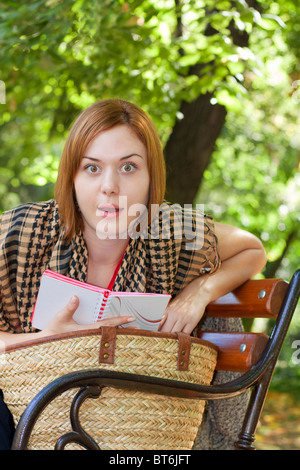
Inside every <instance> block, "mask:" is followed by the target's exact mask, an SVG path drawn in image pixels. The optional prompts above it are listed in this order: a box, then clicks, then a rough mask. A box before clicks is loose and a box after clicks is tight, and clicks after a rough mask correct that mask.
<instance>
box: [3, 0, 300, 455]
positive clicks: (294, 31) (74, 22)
mask: <svg viewBox="0 0 300 470" xmlns="http://www.w3.org/2000/svg"><path fill="white" fill-rule="evenodd" d="M0 64H1V65H0V126H1V128H0V212H2V211H3V210H7V209H10V208H12V207H15V206H16V205H18V204H21V203H23V202H28V201H38V200H46V199H49V198H51V197H53V186H54V183H55V180H56V174H57V169H58V165H59V160H60V155H61V152H62V148H63V145H64V141H65V139H66V136H67V134H68V130H69V128H70V126H71V124H72V122H73V121H74V119H75V118H76V117H77V115H78V114H79V112H80V111H81V110H82V109H84V108H86V107H87V106H89V105H90V104H92V103H93V102H95V101H97V100H100V99H105V98H112V97H120V98H123V99H126V100H130V101H133V102H135V103H136V104H138V105H139V106H141V107H142V108H143V109H144V110H145V111H147V112H148V113H149V114H150V116H151V117H152V119H153V120H154V122H155V124H156V126H157V129H158V132H159V134H160V137H161V140H162V144H163V147H164V152H165V157H166V165H167V175H168V178H167V199H168V200H170V201H171V202H179V203H181V204H190V203H194V204H195V203H200V204H205V211H206V212H207V213H210V214H212V215H213V217H214V219H215V220H216V221H220V222H224V223H229V224H232V225H236V226H239V227H241V228H244V229H246V230H248V231H250V232H252V233H254V234H255V235H257V236H258V237H259V238H261V239H262V241H263V243H264V246H265V248H266V251H267V254H268V263H267V266H266V269H265V270H264V272H263V273H262V274H261V275H260V277H267V278H272V277H282V278H284V279H286V280H289V279H290V278H291V276H292V274H293V272H294V271H295V270H296V269H297V268H299V267H300V263H299V258H300V237H299V228H300V211H299V210H300V169H299V163H300V133H299V124H300V113H299V110H300V2H299V1H298V0H294V1H292V0H277V1H271V0H266V1H259V0H236V1H229V0H228V1H227V0H220V1H218V0H214V1H212V0H211V1H210V0H206V1H205V0H127V1H126V0H89V1H85V0H77V1H76V0H75V1H71V0H63V1H62V0H47V1H37V0H36V1H34V0H27V1H26V2H19V1H0ZM271 326H272V325H271V324H270V321H260V322H259V323H258V322H256V324H255V325H250V324H247V325H246V327H247V328H248V329H250V328H253V329H255V330H256V331H257V330H258V329H259V330H261V331H267V332H268V331H270V328H271ZM297 349H298V350H299V351H300V313H299V308H298V310H297V312H296V314H295V316H294V319H293V321H292V325H291V327H290V330H289V334H288V337H287V339H286V342H285V345H284V348H283V350H282V353H281V356H280V360H279V361H278V365H277V367H276V371H275V375H274V378H273V381H272V384H271V390H270V393H269V396H268V399H267V402H266V405H265V409H264V412H263V415H262V418H261V423H260V428H259V430H258V436H257V445H258V447H259V448H265V449H300V410H299V408H300V407H299V402H300V393H299V390H300V352H299V353H297Z"/></svg>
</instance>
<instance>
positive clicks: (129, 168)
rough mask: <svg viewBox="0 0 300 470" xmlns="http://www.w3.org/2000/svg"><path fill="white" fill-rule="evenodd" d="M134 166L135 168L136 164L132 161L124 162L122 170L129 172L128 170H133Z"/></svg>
mask: <svg viewBox="0 0 300 470" xmlns="http://www.w3.org/2000/svg"><path fill="white" fill-rule="evenodd" d="M135 168H136V166H135V165H133V163H125V165H123V166H122V170H123V171H124V172H125V173H130V172H131V171H133V170H134V169H135Z"/></svg>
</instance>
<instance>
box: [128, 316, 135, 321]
mask: <svg viewBox="0 0 300 470" xmlns="http://www.w3.org/2000/svg"><path fill="white" fill-rule="evenodd" d="M127 321H135V317H128V318H127Z"/></svg>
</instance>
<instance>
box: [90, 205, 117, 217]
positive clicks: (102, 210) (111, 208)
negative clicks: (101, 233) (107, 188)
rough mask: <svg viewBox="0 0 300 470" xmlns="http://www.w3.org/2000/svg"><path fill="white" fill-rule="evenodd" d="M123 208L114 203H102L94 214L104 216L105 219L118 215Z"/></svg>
mask: <svg viewBox="0 0 300 470" xmlns="http://www.w3.org/2000/svg"><path fill="white" fill-rule="evenodd" d="M122 210H123V209H122V208H120V207H118V206H116V205H114V204H103V205H101V206H99V207H98V208H97V212H96V215H97V216H100V217H105V218H107V219H113V218H116V217H118V216H119V215H120V212H121V211H122Z"/></svg>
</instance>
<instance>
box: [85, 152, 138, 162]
mask: <svg viewBox="0 0 300 470" xmlns="http://www.w3.org/2000/svg"><path fill="white" fill-rule="evenodd" d="M131 157H140V158H141V159H143V157H142V155H139V154H138V153H131V154H130V155H125V156H124V157H121V158H120V161H122V160H127V159H128V158H131ZM82 158H87V159H88V160H92V161H93V162H101V158H95V157H89V156H88V155H84V156H83V157H82Z"/></svg>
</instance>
